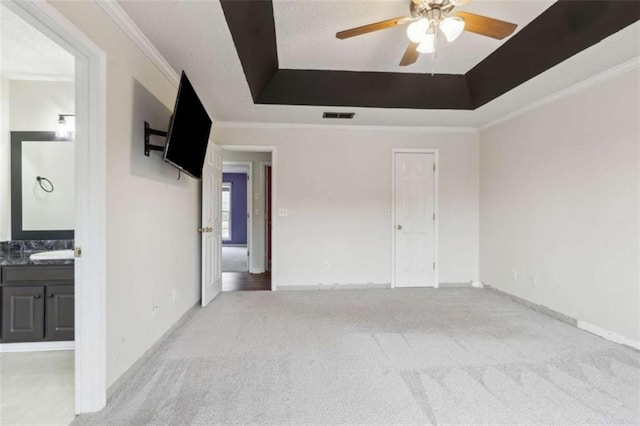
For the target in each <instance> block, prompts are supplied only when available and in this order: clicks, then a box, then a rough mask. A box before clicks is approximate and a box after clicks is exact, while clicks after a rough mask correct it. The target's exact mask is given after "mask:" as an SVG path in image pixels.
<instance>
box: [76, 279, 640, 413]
mask: <svg viewBox="0 0 640 426" xmlns="http://www.w3.org/2000/svg"><path fill="white" fill-rule="evenodd" d="M639 404H640V353H639V352H637V351H635V350H633V349H630V348H627V347H624V346H621V345H618V344H615V343H612V342H609V341H607V340H604V339H602V338H600V337H597V336H594V335H592V334H589V333H587V332H585V331H582V330H579V329H577V328H574V327H571V326H569V325H567V324H565V323H562V322H559V321H557V320H555V319H552V318H550V317H548V316H545V315H542V314H540V313H538V312H535V311H533V310H531V309H529V308H527V307H525V306H522V305H519V304H517V303H515V302H513V301H511V300H509V299H507V298H506V297H504V296H501V295H499V294H496V293H493V292H490V291H487V290H482V289H468V288H451V289H437V290H436V289H395V290H336V291H277V292H267V291H264V292H227V293H222V294H221V295H220V296H219V297H217V298H216V299H215V300H214V301H213V302H212V303H211V304H210V305H209V306H208V307H206V308H204V309H201V310H198V311H195V312H194V313H193V314H192V315H191V316H190V317H189V318H187V319H186V321H185V322H184V323H183V324H182V325H181V326H180V327H178V328H177V329H176V330H175V331H174V332H173V333H172V334H171V335H170V336H169V337H168V338H167V339H166V340H165V341H164V342H163V343H162V344H161V345H160V346H159V348H158V350H157V351H156V352H155V353H153V354H152V356H150V358H149V359H148V360H147V361H145V363H144V364H142V366H141V368H140V369H139V370H138V371H137V372H136V373H134V375H133V376H132V377H131V378H130V380H128V381H127V382H126V383H125V384H124V385H123V386H122V387H121V388H120V389H119V390H118V392H117V393H116V394H115V395H114V396H113V398H112V399H111V400H110V401H109V404H108V406H107V408H106V409H104V410H103V411H101V412H100V413H97V414H92V415H82V416H80V417H78V419H77V420H76V423H77V424H80V425H83V424H96V425H104V424H120V425H123V424H126V425H144V424H154V425H161V424H181V425H184V424H219V423H223V424H346V423H350V424H356V423H357V424H372V423H376V424H398V423H405V424H406V423H413V424H435V423H440V424H442V423H450V424H475V423H484V424H500V423H502V424H516V423H528V424H531V423H536V424H589V423H598V424H606V423H608V424H611V423H615V424H638V423H640V407H639Z"/></svg>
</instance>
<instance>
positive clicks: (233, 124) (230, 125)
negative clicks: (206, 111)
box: [213, 121, 478, 133]
mask: <svg viewBox="0 0 640 426" xmlns="http://www.w3.org/2000/svg"><path fill="white" fill-rule="evenodd" d="M213 127H214V128H223V129H266V130H270V129H316V130H376V131H399V132H424V133H478V129H476V128H475V127H429V126H372V125H358V124H304V123H256V122H244V121H216V122H215V123H214V124H213Z"/></svg>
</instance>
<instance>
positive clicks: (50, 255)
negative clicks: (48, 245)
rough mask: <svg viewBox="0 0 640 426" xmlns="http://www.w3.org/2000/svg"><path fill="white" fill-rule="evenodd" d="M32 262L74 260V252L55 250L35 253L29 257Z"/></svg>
mask: <svg viewBox="0 0 640 426" xmlns="http://www.w3.org/2000/svg"><path fill="white" fill-rule="evenodd" d="M29 259H31V260H54V259H73V250H53V251H43V252H40V253H33V254H32V255H31V256H29Z"/></svg>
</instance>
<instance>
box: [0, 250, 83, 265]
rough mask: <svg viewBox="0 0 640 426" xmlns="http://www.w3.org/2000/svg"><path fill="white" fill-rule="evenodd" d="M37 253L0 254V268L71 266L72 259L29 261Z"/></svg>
mask: <svg viewBox="0 0 640 426" xmlns="http://www.w3.org/2000/svg"><path fill="white" fill-rule="evenodd" d="M33 253H37V252H19V253H0V266H18V265H73V261H74V260H73V259H47V260H31V259H29V256H31V255H32V254H33Z"/></svg>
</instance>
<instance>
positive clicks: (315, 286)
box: [278, 283, 391, 291]
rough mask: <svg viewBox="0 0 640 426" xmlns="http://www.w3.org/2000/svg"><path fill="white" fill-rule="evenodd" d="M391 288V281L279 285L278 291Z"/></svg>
mask: <svg viewBox="0 0 640 426" xmlns="http://www.w3.org/2000/svg"><path fill="white" fill-rule="evenodd" d="M387 288H391V283H382V284H376V283H368V284H312V285H279V286H278V291H319V290H369V289H387Z"/></svg>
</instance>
